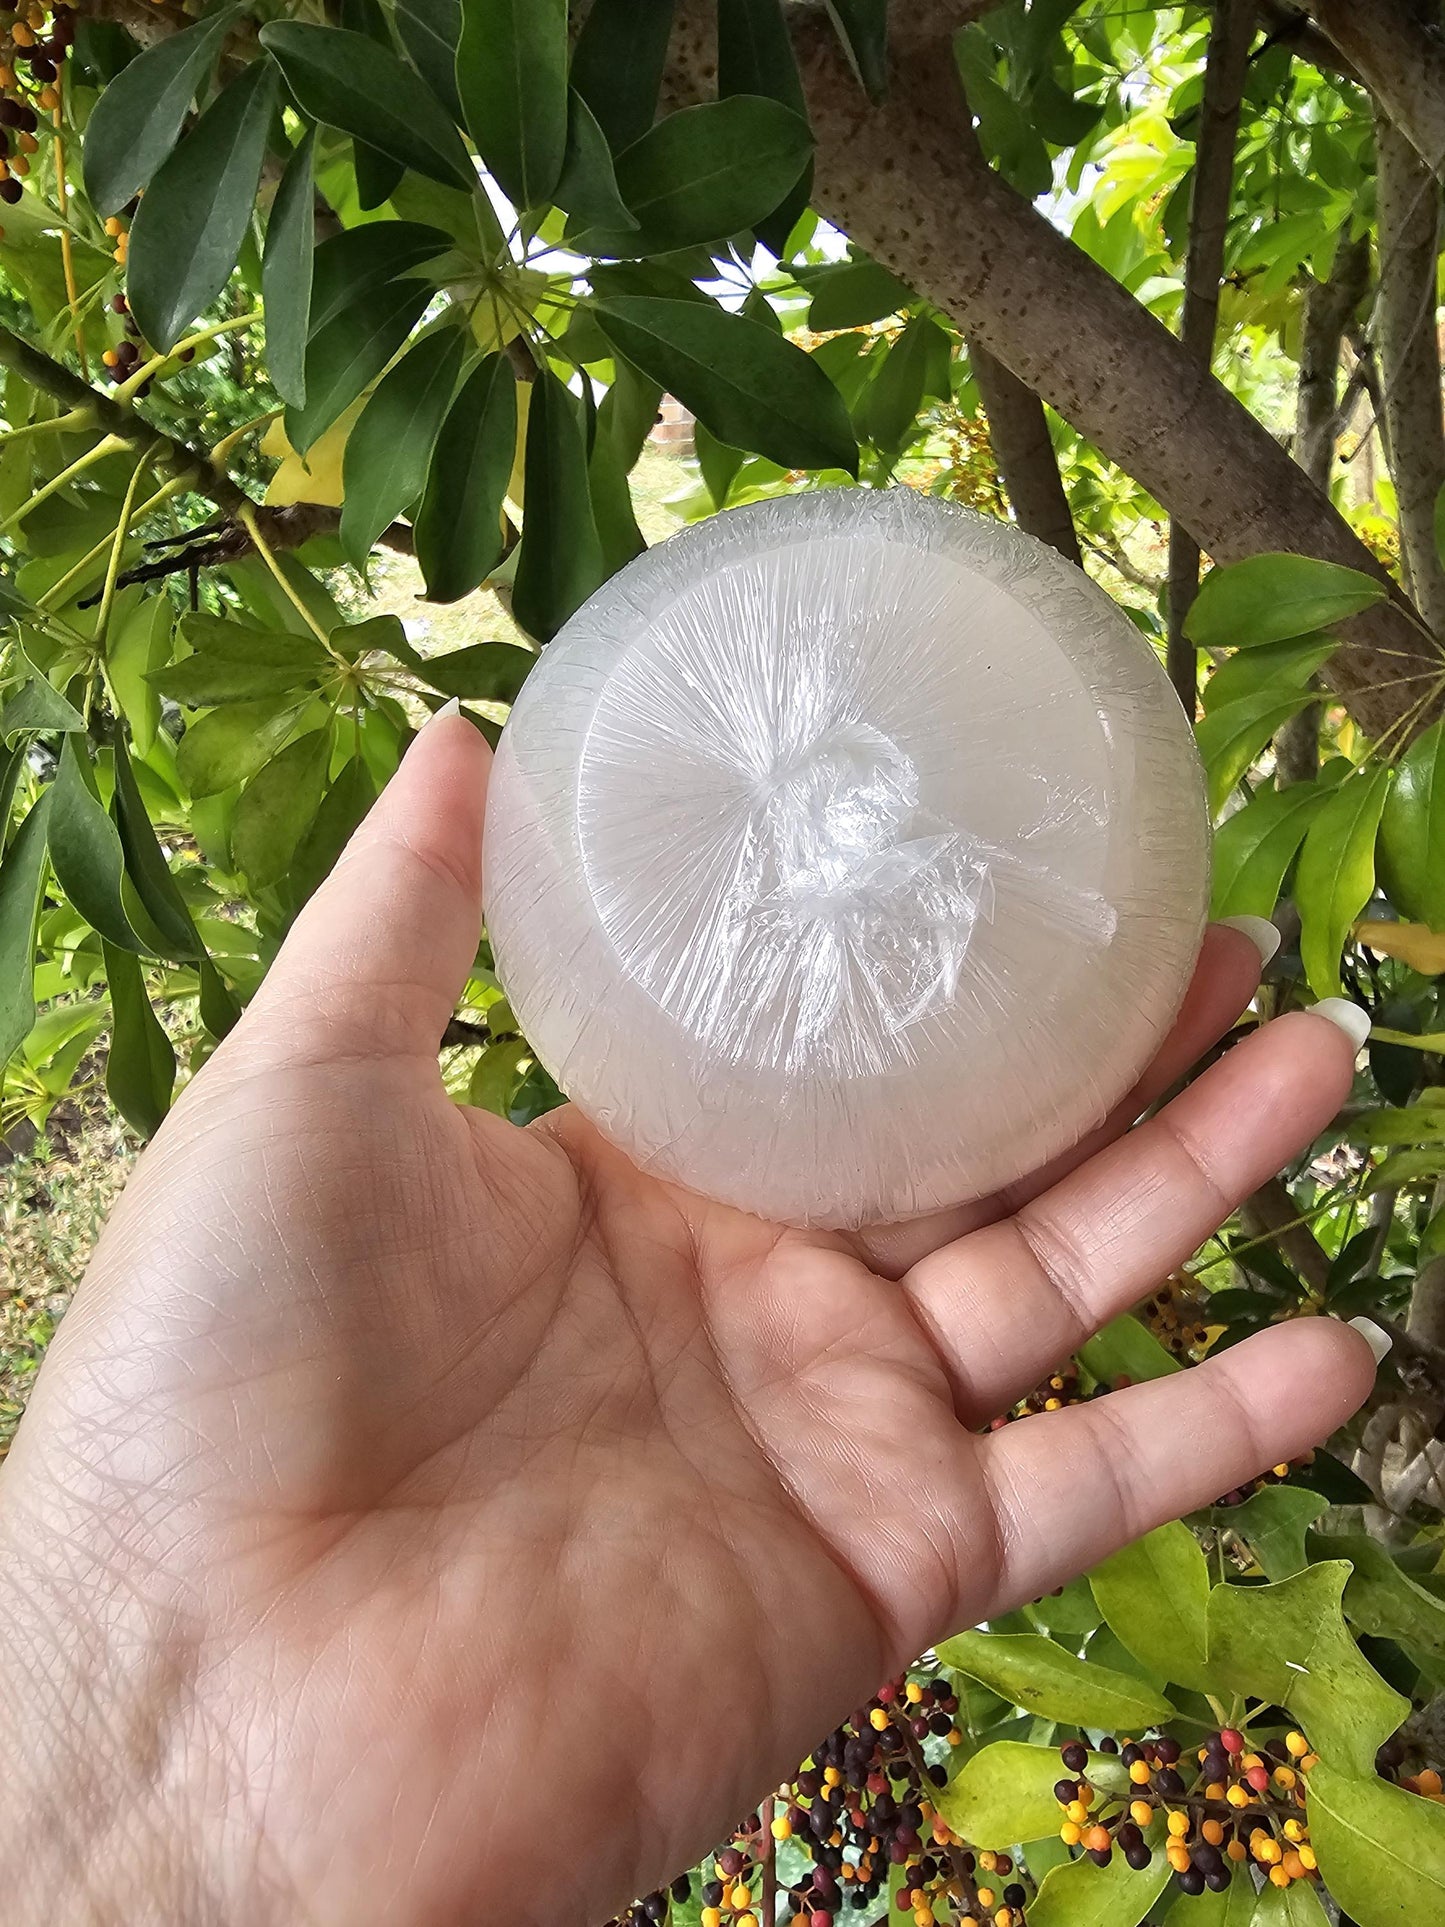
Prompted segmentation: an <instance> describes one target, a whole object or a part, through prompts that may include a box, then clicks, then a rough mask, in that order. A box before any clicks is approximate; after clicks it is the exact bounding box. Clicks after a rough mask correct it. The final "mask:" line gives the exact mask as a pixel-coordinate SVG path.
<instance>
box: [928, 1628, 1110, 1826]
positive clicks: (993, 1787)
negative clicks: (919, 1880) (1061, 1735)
mask: <svg viewBox="0 0 1445 1927" xmlns="http://www.w3.org/2000/svg"><path fill="white" fill-rule="evenodd" d="M1044 1643H1045V1644H1048V1643H1049V1642H1047V1641H1045V1642H1044ZM1056 1650H1057V1649H1056ZM940 1656H941V1655H940ZM1108 1758H1109V1756H1108V1755H1107V1754H1103V1753H1091V1754H1090V1755H1089V1767H1088V1773H1089V1777H1090V1779H1093V1777H1094V1773H1095V1769H1096V1768H1097V1769H1098V1770H1099V1771H1100V1772H1103V1771H1105V1762H1106V1761H1107V1760H1108ZM1117 1764H1118V1762H1117V1761H1115V1762H1114V1765H1116V1766H1117ZM1058 1777H1059V1756H1058V1754H1057V1753H1056V1752H1055V1751H1054V1750H1053V1748H1052V1747H1046V1746H1028V1745H1023V1744H1020V1743H1019V1742H1017V1741H1014V1740H999V1741H997V1742H996V1743H995V1744H994V1745H992V1746H985V1747H983V1748H982V1749H981V1750H980V1751H979V1752H977V1753H975V1754H974V1756H973V1758H972V1759H971V1760H968V1761H966V1762H965V1763H964V1765H963V1767H962V1768H961V1770H960V1771H959V1772H957V1773H956V1774H955V1775H954V1776H953V1778H952V1779H951V1780H950V1781H949V1783H948V1785H947V1786H945V1787H940V1789H939V1791H938V1793H937V1794H936V1795H935V1804H936V1806H937V1808H938V1810H939V1812H940V1813H941V1814H942V1815H943V1817H944V1819H945V1820H946V1821H947V1822H948V1824H949V1826H950V1827H952V1828H953V1830H954V1832H955V1833H957V1834H959V1835H960V1836H961V1837H962V1838H963V1839H965V1840H967V1841H968V1842H969V1844H970V1845H971V1846H974V1847H983V1848H986V1849H988V1850H990V1851H993V1850H997V1849H999V1848H1004V1849H1007V1848H1010V1847H1013V1846H1016V1845H1017V1844H1018V1842H1019V1841H1021V1840H1036V1839H1039V1838H1041V1837H1042V1836H1044V1835H1045V1834H1049V1833H1055V1834H1056V1833H1057V1832H1058V1828H1059V1803H1058V1801H1057V1800H1056V1799H1055V1797H1054V1782H1055V1781H1056V1780H1057V1779H1058Z"/></svg>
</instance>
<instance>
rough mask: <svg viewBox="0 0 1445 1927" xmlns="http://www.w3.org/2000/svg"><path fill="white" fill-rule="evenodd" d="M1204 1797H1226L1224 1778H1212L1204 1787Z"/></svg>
mask: <svg viewBox="0 0 1445 1927" xmlns="http://www.w3.org/2000/svg"><path fill="white" fill-rule="evenodd" d="M1204 1797H1205V1799H1206V1800H1222V1799H1223V1798H1224V1782H1223V1780H1211V1781H1210V1782H1209V1785H1208V1786H1207V1787H1206V1788H1205V1789H1204Z"/></svg>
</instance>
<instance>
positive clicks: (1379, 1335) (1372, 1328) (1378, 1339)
mask: <svg viewBox="0 0 1445 1927" xmlns="http://www.w3.org/2000/svg"><path fill="white" fill-rule="evenodd" d="M1350 1330H1351V1331H1352V1332H1358V1333H1359V1334H1360V1336H1361V1338H1363V1339H1364V1341H1365V1343H1366V1344H1367V1345H1368V1346H1369V1348H1370V1350H1371V1351H1372V1352H1373V1353H1374V1354H1375V1363H1376V1364H1377V1365H1378V1364H1380V1363H1381V1362H1382V1361H1383V1359H1384V1357H1385V1354H1386V1353H1387V1352H1388V1351H1389V1349H1390V1347H1391V1346H1392V1345H1393V1344H1394V1342H1395V1341H1394V1339H1393V1338H1391V1336H1390V1334H1389V1333H1388V1332H1387V1331H1381V1329H1380V1327H1379V1326H1378V1325H1377V1324H1376V1323H1375V1321H1374V1319H1373V1318H1352V1319H1351V1320H1350Z"/></svg>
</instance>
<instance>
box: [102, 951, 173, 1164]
mask: <svg viewBox="0 0 1445 1927" xmlns="http://www.w3.org/2000/svg"><path fill="white" fill-rule="evenodd" d="M101 954H102V956H103V957H104V960H105V975H106V982H107V983H108V984H109V986H110V1007H111V1013H112V1021H111V1033H110V1050H109V1052H108V1053H107V1056H106V1060H105V1091H106V1096H107V1097H109V1099H110V1101H111V1103H112V1104H114V1106H115V1108H116V1109H117V1110H118V1111H119V1112H120V1114H121V1116H122V1117H123V1118H124V1119H125V1121H126V1123H127V1124H129V1125H130V1126H131V1127H132V1129H133V1130H136V1131H139V1132H140V1134H141V1136H142V1137H144V1138H150V1137H154V1136H155V1134H156V1132H157V1131H158V1130H159V1129H160V1127H161V1125H162V1124H163V1123H164V1122H165V1116H166V1112H167V1111H168V1110H169V1109H170V1107H171V1092H172V1091H173V1090H174V1089H175V1082H176V1054H175V1051H174V1050H173V1049H172V1048H171V1040H170V1038H169V1037H167V1036H166V1034H165V1031H164V1030H163V1029H162V1028H161V1025H160V1022H159V1020H158V1018H157V1017H156V1014H155V1012H154V1011H153V1010H152V1009H151V1002H150V998H149V997H148V996H147V995H146V987H145V978H144V976H143V975H142V973H141V967H140V965H139V964H138V963H137V962H136V960H135V958H134V957H132V956H131V955H130V954H129V953H128V952H127V951H124V950H118V949H117V948H116V946H115V945H114V944H111V943H107V942H106V941H105V940H104V939H102V941H101Z"/></svg>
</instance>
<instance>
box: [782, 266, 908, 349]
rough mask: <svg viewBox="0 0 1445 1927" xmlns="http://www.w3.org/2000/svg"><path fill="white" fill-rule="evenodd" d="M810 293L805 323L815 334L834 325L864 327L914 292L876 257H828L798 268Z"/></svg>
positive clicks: (902, 305) (894, 309) (903, 304)
mask: <svg viewBox="0 0 1445 1927" xmlns="http://www.w3.org/2000/svg"><path fill="white" fill-rule="evenodd" d="M798 279H799V280H800V281H801V282H802V283H803V286H804V287H805V288H806V289H807V290H808V292H809V294H811V295H812V297H813V299H812V302H811V303H810V305H809V308H808V326H809V327H810V328H811V329H812V330H813V332H814V333H815V334H831V333H832V332H833V330H834V329H837V328H863V327H866V326H867V325H868V323H869V322H871V321H882V320H883V319H884V317H885V316H887V315H891V314H896V313H897V312H898V310H899V309H900V308H905V307H907V306H908V304H909V302H910V301H912V299H913V296H912V294H911V293H910V291H909V290H908V289H907V288H906V287H904V285H903V283H902V282H901V281H900V280H899V279H898V278H897V276H896V275H893V274H890V273H889V271H888V269H887V268H885V267H883V266H881V265H880V264H879V263H878V262H877V261H867V260H858V261H830V262H829V263H828V264H827V265H826V266H824V267H816V268H810V269H808V270H807V271H806V272H804V271H801V270H800V271H798Z"/></svg>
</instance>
